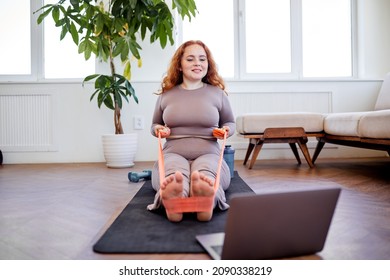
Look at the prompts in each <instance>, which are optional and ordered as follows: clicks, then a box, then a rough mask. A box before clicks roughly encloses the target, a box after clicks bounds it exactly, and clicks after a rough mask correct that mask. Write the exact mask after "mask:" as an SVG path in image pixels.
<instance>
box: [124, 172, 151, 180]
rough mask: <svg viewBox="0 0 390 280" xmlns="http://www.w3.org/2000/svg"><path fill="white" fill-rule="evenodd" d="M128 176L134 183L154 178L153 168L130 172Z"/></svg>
mask: <svg viewBox="0 0 390 280" xmlns="http://www.w3.org/2000/svg"><path fill="white" fill-rule="evenodd" d="M128 177H129V180H130V181H131V182H134V183H138V182H139V180H141V179H144V180H145V181H147V180H150V179H151V178H152V170H143V171H142V172H129V175H128Z"/></svg>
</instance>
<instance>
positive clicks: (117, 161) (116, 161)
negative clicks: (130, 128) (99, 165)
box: [102, 133, 138, 168]
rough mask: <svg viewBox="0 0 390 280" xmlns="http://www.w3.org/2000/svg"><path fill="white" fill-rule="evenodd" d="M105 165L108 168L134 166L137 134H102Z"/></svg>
mask: <svg viewBox="0 0 390 280" xmlns="http://www.w3.org/2000/svg"><path fill="white" fill-rule="evenodd" d="M102 141H103V153H104V158H105V159H106V165H107V167H110V168H126V167H131V166H134V157H135V153H136V151H137V144H138V134H137V133H130V134H106V135H103V136H102Z"/></svg>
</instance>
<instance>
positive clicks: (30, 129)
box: [0, 92, 57, 152]
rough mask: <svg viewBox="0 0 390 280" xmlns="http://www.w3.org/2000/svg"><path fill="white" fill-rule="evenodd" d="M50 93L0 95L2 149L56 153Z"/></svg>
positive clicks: (6, 150) (51, 96) (52, 96)
mask: <svg viewBox="0 0 390 280" xmlns="http://www.w3.org/2000/svg"><path fill="white" fill-rule="evenodd" d="M53 99H54V95H53V94H51V93H37V94H36V93H34V94H30V93H29V94H23V93H19V92H18V93H14V92H12V93H4V92H2V93H0V149H1V150H2V151H5V152H24V151H32V152H34V151H55V150H57V147H56V143H55V137H54V131H53V126H54V122H53V119H54V114H53Z"/></svg>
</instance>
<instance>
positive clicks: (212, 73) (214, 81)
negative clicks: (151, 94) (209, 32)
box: [161, 40, 225, 93]
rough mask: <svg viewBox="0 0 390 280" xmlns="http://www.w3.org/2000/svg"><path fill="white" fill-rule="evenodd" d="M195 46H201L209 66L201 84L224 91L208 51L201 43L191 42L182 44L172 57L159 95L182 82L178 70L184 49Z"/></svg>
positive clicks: (221, 80)
mask: <svg viewBox="0 0 390 280" xmlns="http://www.w3.org/2000/svg"><path fill="white" fill-rule="evenodd" d="M195 44H197V45H199V46H201V47H202V48H203V49H204V50H205V52H206V56H207V61H208V65H209V66H208V69H207V74H206V76H204V77H203V79H202V82H204V83H206V84H210V85H213V86H217V87H219V88H221V89H222V90H225V83H224V81H223V79H222V77H221V76H220V75H219V74H218V71H217V64H216V63H215V60H214V58H213V56H212V54H211V52H210V49H209V48H208V47H207V46H206V45H205V44H204V43H203V42H202V41H199V40H191V41H187V42H185V43H183V44H182V45H181V46H180V47H179V48H178V49H177V50H176V52H175V54H174V55H173V57H172V60H171V63H170V65H169V67H168V71H167V75H166V76H165V77H164V78H163V81H162V83H161V93H164V92H166V91H168V90H170V89H171V88H173V87H175V86H177V85H179V84H181V83H182V82H183V73H182V72H181V70H180V69H181V59H182V57H183V55H184V51H185V49H186V48H187V47H188V46H191V45H195Z"/></svg>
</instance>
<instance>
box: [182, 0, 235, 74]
mask: <svg viewBox="0 0 390 280" xmlns="http://www.w3.org/2000/svg"><path fill="white" fill-rule="evenodd" d="M196 6H197V8H198V11H199V13H198V14H197V15H196V17H195V18H192V19H191V22H189V21H188V19H187V18H186V20H185V21H183V30H184V32H182V38H181V40H179V41H181V42H185V41H188V40H201V41H202V42H204V43H205V44H206V45H207V46H208V47H209V48H210V51H211V53H212V54H213V57H214V59H215V61H216V63H217V65H218V71H219V73H220V74H221V75H223V76H224V77H231V78H233V77H234V68H235V63H234V41H235V40H234V39H235V37H234V32H233V30H234V14H233V0H212V1H204V0H203V1H202V0H201V1H199V0H197V1H196Z"/></svg>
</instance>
